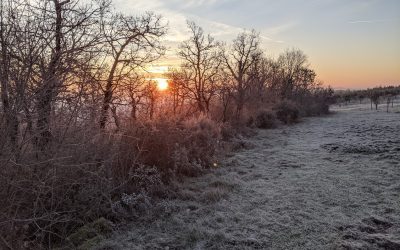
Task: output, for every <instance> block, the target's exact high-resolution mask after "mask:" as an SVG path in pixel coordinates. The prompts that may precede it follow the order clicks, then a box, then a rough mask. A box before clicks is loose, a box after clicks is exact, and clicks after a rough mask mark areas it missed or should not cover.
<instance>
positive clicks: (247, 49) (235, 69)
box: [221, 30, 262, 115]
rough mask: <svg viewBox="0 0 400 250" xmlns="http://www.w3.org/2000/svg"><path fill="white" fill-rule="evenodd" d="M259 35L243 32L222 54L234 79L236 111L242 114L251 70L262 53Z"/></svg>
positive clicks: (253, 32)
mask: <svg viewBox="0 0 400 250" xmlns="http://www.w3.org/2000/svg"><path fill="white" fill-rule="evenodd" d="M259 40H260V39H259V35H258V34H257V33H256V32H255V31H254V30H253V31H252V32H250V33H248V32H243V33H241V34H239V35H238V37H237V38H236V39H235V40H234V41H233V44H232V46H231V47H230V49H229V50H228V51H226V50H225V49H223V51H222V53H221V55H222V58H223V61H224V64H225V66H226V68H227V69H228V72H229V73H230V75H231V77H232V78H233V79H234V81H235V84H234V90H235V93H234V97H235V101H236V106H237V109H236V113H237V115H240V113H241V111H242V109H243V107H244V104H245V101H246V99H247V91H248V89H249V84H250V77H249V71H250V69H251V67H252V65H253V64H255V63H256V62H257V60H258V58H259V57H260V56H261V55H262V51H261V50H260V48H259V46H260V41H259Z"/></svg>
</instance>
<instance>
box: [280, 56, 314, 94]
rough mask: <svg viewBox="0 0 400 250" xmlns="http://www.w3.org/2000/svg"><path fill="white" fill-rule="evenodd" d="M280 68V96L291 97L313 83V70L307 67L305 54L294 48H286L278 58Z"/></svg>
mask: <svg viewBox="0 0 400 250" xmlns="http://www.w3.org/2000/svg"><path fill="white" fill-rule="evenodd" d="M278 64H279V67H280V69H281V70H282V85H281V90H280V95H281V98H293V97H296V96H294V93H295V92H296V93H297V94H300V92H301V91H306V90H307V89H308V88H309V87H311V85H312V84H313V83H314V79H315V76H316V75H315V72H314V71H313V70H311V69H309V64H308V60H307V56H306V55H305V54H304V53H303V52H302V51H301V50H296V49H291V50H286V51H285V52H284V53H282V54H281V55H280V56H279V58H278Z"/></svg>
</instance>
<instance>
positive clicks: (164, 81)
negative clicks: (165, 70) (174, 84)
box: [153, 78, 168, 91]
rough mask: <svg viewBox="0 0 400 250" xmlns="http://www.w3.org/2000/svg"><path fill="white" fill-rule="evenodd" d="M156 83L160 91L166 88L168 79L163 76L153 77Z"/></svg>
mask: <svg viewBox="0 0 400 250" xmlns="http://www.w3.org/2000/svg"><path fill="white" fill-rule="evenodd" d="M153 80H154V81H155V82H156V83H157V88H158V90H160V91H163V90H167V89H168V80H167V79H164V78H155V79H153Z"/></svg>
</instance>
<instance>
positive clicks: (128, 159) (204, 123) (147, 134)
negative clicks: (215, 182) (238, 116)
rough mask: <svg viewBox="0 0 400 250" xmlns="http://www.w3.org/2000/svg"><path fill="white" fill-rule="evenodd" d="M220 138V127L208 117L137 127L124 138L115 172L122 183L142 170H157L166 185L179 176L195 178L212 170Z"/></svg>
mask: <svg viewBox="0 0 400 250" xmlns="http://www.w3.org/2000/svg"><path fill="white" fill-rule="evenodd" d="M220 137H221V131H220V126H219V125H218V124H217V123H215V122H214V121H212V120H210V119H209V118H207V117H205V116H201V117H198V118H192V119H189V120H186V121H172V120H168V119H160V120H156V121H153V122H147V123H143V124H136V125H134V126H132V127H130V128H128V129H127V130H126V131H125V133H124V134H123V135H122V137H121V142H120V148H119V150H118V153H117V154H118V156H117V160H116V161H115V163H114V164H115V166H114V168H113V169H114V172H115V173H116V176H117V177H118V178H119V179H120V180H126V177H127V176H128V173H130V172H131V168H138V167H139V166H149V167H153V166H154V167H155V168H157V170H158V171H159V172H160V174H161V177H162V180H163V181H164V182H169V181H170V179H171V178H172V177H173V176H174V175H175V174H184V175H190V176H194V175H197V174H198V173H200V172H201V169H202V168H203V167H205V166H210V164H211V162H212V158H213V157H214V155H215V153H216V149H217V146H218V144H219V140H220Z"/></svg>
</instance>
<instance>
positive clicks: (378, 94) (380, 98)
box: [334, 86, 400, 112]
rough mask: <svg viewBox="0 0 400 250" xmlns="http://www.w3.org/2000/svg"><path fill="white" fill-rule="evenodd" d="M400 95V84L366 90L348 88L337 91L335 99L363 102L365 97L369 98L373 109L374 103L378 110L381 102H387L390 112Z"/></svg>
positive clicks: (344, 101) (340, 101)
mask: <svg viewBox="0 0 400 250" xmlns="http://www.w3.org/2000/svg"><path fill="white" fill-rule="evenodd" d="M398 96H400V86H386V87H376V88H369V89H365V90H346V91H337V92H336V93H335V95H334V99H335V100H336V101H337V102H338V103H344V104H346V103H349V102H350V101H357V102H359V103H360V104H361V102H362V101H363V100H364V99H369V100H370V104H371V110H372V109H373V105H374V106H375V109H376V110H378V106H379V104H380V103H386V111H387V112H389V107H390V106H392V107H393V105H394V100H395V99H396V98H397V97H398Z"/></svg>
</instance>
